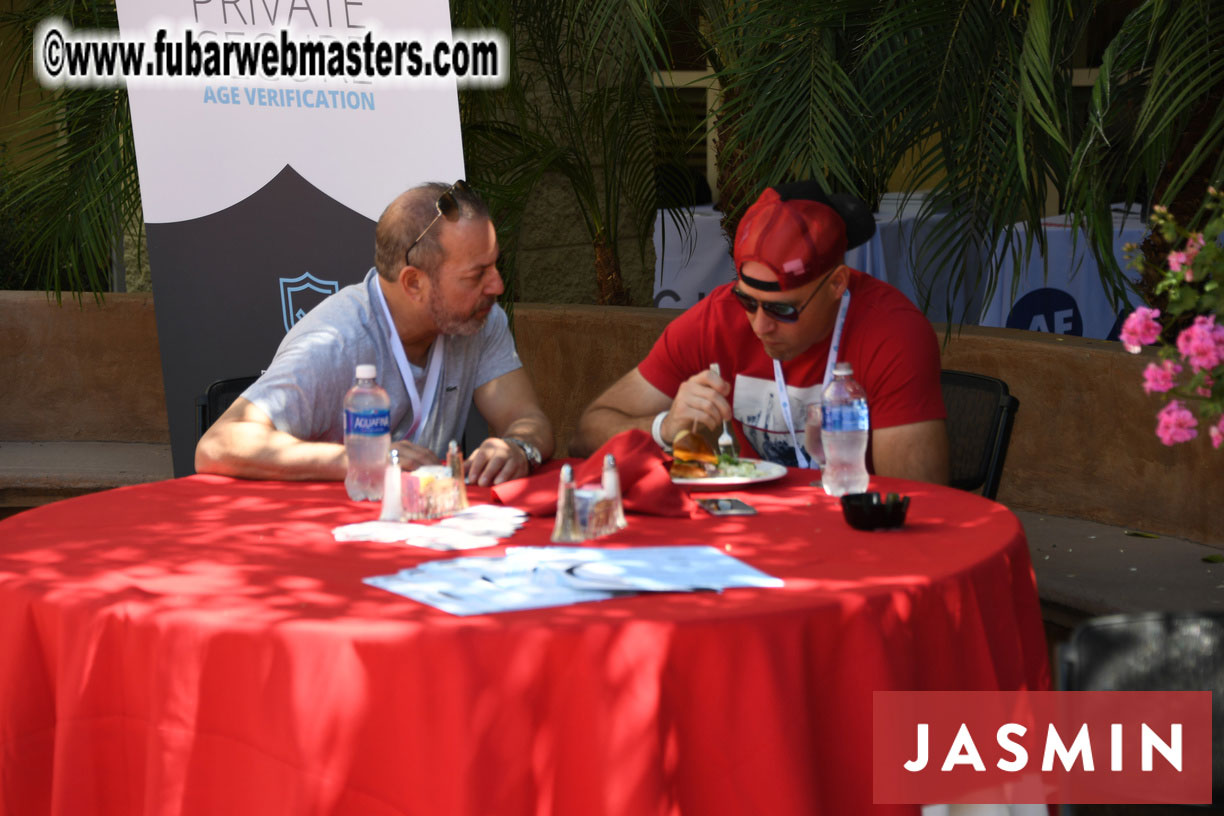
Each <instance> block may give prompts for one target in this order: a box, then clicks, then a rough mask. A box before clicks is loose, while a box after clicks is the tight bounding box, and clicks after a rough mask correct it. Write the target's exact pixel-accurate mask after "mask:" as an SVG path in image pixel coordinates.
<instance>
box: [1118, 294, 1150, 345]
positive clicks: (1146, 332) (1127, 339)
mask: <svg viewBox="0 0 1224 816" xmlns="http://www.w3.org/2000/svg"><path fill="white" fill-rule="evenodd" d="M1158 317H1160V310H1159V309H1149V308H1148V307H1146V306H1140V307H1139V308H1137V309H1135V311H1133V312H1131V313H1130V315H1128V316H1127V318H1126V321H1125V322H1123V324H1122V331H1121V332H1119V337H1120V339H1121V340H1122V346H1123V347H1124V348H1125V349H1126V350H1127V351H1129V352H1130V353H1131V354H1138V353H1139V349H1140V347H1141V346H1146V345H1148V344H1149V343H1155V342H1156V340H1157V339H1158V338H1159V337H1160V324H1159V323H1157V322H1156V318H1158Z"/></svg>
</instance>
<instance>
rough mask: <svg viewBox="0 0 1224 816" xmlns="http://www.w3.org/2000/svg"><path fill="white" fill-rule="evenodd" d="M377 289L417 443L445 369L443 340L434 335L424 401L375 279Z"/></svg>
mask: <svg viewBox="0 0 1224 816" xmlns="http://www.w3.org/2000/svg"><path fill="white" fill-rule="evenodd" d="M374 291H375V292H377V293H378V302H379V303H380V304H382V310H383V314H384V315H385V316H386V318H387V327H388V328H387V331H388V332H389V333H390V342H391V353H392V355H394V356H395V365H396V366H397V367H398V368H399V372H400V379H402V380H403V381H404V390H405V391H407V392H408V400H409V401H410V402H411V403H412V425H411V427H409V428H408V433H407V437H408V440H409V441H410V442H412V444H414V445H415V444H417V440H419V439H420V438H421V430H422V429H424V427H425V418H426V417H428V416H429V410H430V409H431V408H432V407H433V401H434V395H435V394H436V393H437V391H438V377H439V375H440V373H441V371H442V341H443V340H444V339H445V338H444V336H443V335H441V334H439V335H438V336H437V337H435V338H434V341H433V348H432V349H431V350H430V352H429V365H428V367H427V368H426V370H425V394H424V398H425V399H424V403H423V404H422V401H421V396H422V395H421V394H418V393H417V387H416V377H414V376H412V368H411V367H409V365H408V355H406V354H404V343H403V341H401V340H400V336H399V332H397V331H396V330H395V321H394V320H392V319H391V309H390V308H388V307H387V299H386V298H385V297H384V296H383V291H382V284H381V283H379V282H378V281H377V280H375V281H374Z"/></svg>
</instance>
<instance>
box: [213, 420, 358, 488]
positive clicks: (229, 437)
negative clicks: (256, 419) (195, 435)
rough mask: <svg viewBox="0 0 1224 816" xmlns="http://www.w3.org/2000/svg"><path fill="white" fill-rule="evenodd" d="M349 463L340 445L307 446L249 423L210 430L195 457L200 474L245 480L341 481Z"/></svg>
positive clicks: (296, 439)
mask: <svg viewBox="0 0 1224 816" xmlns="http://www.w3.org/2000/svg"><path fill="white" fill-rule="evenodd" d="M347 462H348V460H347V458H346V457H345V454H344V445H343V444H341V443H339V442H304V441H302V440H300V439H298V438H296V437H294V436H292V435H291V434H287V433H284V432H283V431H277V430H275V429H270V428H266V427H263V426H261V425H258V424H255V423H248V422H229V423H226V424H225V425H224V426H223V427H217V426H214V427H213V428H211V429H209V433H208V434H206V435H205V437H204V438H203V439H201V440H200V444H199V445H198V446H197V447H196V456H195V466H196V471H197V472H200V473H216V474H219V475H222V476H237V477H240V478H244V479H285V480H296V481H309V480H315V479H318V480H340V479H343V478H344V476H345V471H346V469H347V466H348V465H347Z"/></svg>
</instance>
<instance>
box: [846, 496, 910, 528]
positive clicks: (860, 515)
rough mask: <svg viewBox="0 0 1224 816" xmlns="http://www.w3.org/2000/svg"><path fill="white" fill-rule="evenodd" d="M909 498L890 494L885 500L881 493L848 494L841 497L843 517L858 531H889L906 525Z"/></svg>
mask: <svg viewBox="0 0 1224 816" xmlns="http://www.w3.org/2000/svg"><path fill="white" fill-rule="evenodd" d="M909 503H910V500H909V496H898V495H897V494H896V493H889V494H888V496H887V497H886V498H884V499H881V498H880V494H879V493H875V492H872V493H848V494H846V495H845V496H842V497H841V506H842V515H844V516H845V517H846V523H847V524H849V525H850V526H851V527H853V528H854V529H856V530H889V529H892V528H894V527H900V526H901V525H902V524H905V511H906V510H908V509H909Z"/></svg>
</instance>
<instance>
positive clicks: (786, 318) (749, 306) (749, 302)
mask: <svg viewBox="0 0 1224 816" xmlns="http://www.w3.org/2000/svg"><path fill="white" fill-rule="evenodd" d="M831 277H833V274H832V272H829V273H828V274H826V275H825V276H824V279H823V280H821V281H820V283H819V284H818V285H817V286H816V288H815V289H813V290H812V294H810V295H808V296H807V300H805V301H803V303H801V304H799V305H798V306H796V305H795V304H793V303H785V302H776V303H775V302H770V301H765V300H757V299H756V298H754V297H752V296H751V295H749V294H747V293H745V292H742V291H740V288H739V287H738V286H732V287H731V294H733V295H735V299H736V300H738V301H739V304H740V305H741V306H743V307H744V311H746V312H748V313H749V314H753V315H754V314H756V310H757V307H758V306H759V307H760V308H762V309H764V310H765V314H767V315H769V316H770V317H772V318H773V319H774V320H777V321H779V322H780V323H794V322H795V321H796V320H798V319H799V313H800V312H802V311H803V310H804V309H805V308H807V305H808V304H809V303H811V302H812V298H814V297H816V293H817V292H819V291H820V290H821V289H823V288H824V285H825V283H827V282H828V280H829V278H831Z"/></svg>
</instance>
